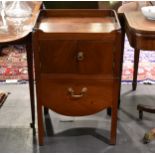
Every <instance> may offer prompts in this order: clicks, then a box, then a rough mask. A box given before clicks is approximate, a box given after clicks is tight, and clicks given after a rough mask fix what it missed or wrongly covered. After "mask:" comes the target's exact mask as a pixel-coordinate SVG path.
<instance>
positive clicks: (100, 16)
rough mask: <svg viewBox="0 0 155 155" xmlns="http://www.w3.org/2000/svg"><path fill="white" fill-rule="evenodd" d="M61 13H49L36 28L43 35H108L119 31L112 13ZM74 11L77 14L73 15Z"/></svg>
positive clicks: (72, 11) (71, 11) (95, 11)
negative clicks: (43, 33)
mask: <svg viewBox="0 0 155 155" xmlns="http://www.w3.org/2000/svg"><path fill="white" fill-rule="evenodd" d="M63 11H64V12H65V14H64V15H63ZM63 11H60V13H56V12H55V11H53V13H52V11H50V12H51V13H50V14H48V15H45V16H43V18H41V20H40V22H39V24H38V28H39V29H40V30H41V31H43V32H45V33H109V32H112V31H114V30H118V29H120V24H119V22H118V20H117V17H115V14H114V13H113V14H112V13H110V12H109V14H107V13H106V14H105V13H104V10H102V12H101V10H100V11H97V10H92V12H91V13H90V14H89V12H90V10H89V11H88V10H86V11H84V10H82V12H81V10H70V13H69V10H66V11H65V10H63ZM74 11H75V12H77V13H76V14H75V12H74ZM57 12H59V10H57ZM66 12H67V13H66ZM93 12H94V15H93ZM72 13H73V14H72ZM91 14H92V16H91Z"/></svg>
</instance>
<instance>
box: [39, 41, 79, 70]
mask: <svg viewBox="0 0 155 155" xmlns="http://www.w3.org/2000/svg"><path fill="white" fill-rule="evenodd" d="M39 47H40V53H39V57H40V67H41V72H42V73H75V72H76V71H77V62H76V55H75V53H76V49H77V42H76V41H70V40H69V41H68V40H67V41H64V40H63V41H60V40H46V41H41V43H40V45H39Z"/></svg>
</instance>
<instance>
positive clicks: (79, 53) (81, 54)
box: [77, 51, 84, 61]
mask: <svg viewBox="0 0 155 155" xmlns="http://www.w3.org/2000/svg"><path fill="white" fill-rule="evenodd" d="M83 59H84V53H83V52H81V51H80V52H78V54H77V60H78V61H82V60H83Z"/></svg>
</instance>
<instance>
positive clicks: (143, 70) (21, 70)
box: [0, 38, 155, 83]
mask: <svg viewBox="0 0 155 155" xmlns="http://www.w3.org/2000/svg"><path fill="white" fill-rule="evenodd" d="M133 58H134V50H133V49H132V48H131V47H130V45H129V42H128V40H127V38H126V39H125V51H124V60H123V74H122V82H123V83H131V82H132V78H133ZM27 79H28V75H27V61H26V51H25V47H24V46H19V45H18V46H9V47H6V48H4V49H3V50H2V52H1V54H0V81H1V82H6V83H12V82H15V83H17V82H23V81H27ZM138 82H141V83H144V82H145V83H155V52H153V51H149V52H148V51H141V52H140V61H139V69H138Z"/></svg>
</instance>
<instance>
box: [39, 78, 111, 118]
mask: <svg viewBox="0 0 155 155" xmlns="http://www.w3.org/2000/svg"><path fill="white" fill-rule="evenodd" d="M40 82H41V90H42V92H41V94H42V98H41V102H42V104H43V105H44V106H45V107H47V108H51V109H52V110H53V111H55V112H57V113H60V114H64V115H70V116H82V115H89V114H93V113H96V112H99V111H101V110H103V109H104V108H108V107H112V103H113V80H101V79H100V80H99V79H97V80H95V79H94V80H92V79H87V80H86V79H80V78H79V79H78V78H76V79H70V78H64V79H61V78H59V79H53V78H49V77H48V76H42V78H41V81H40Z"/></svg>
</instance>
